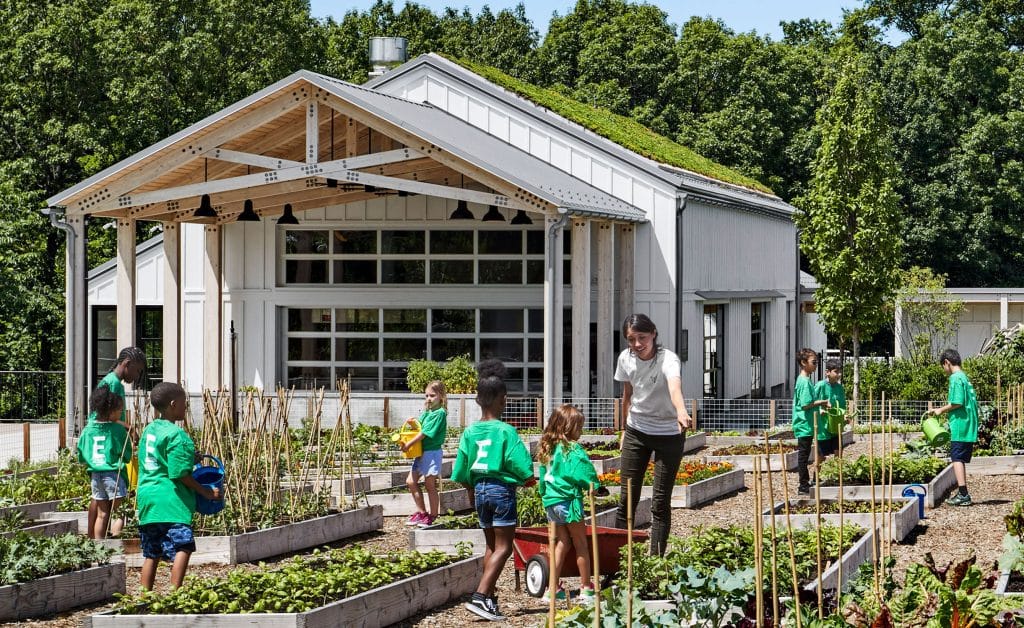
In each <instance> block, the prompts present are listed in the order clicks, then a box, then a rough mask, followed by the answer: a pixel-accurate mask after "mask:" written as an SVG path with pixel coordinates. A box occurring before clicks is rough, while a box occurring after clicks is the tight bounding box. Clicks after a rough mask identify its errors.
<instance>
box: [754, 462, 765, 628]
mask: <svg viewBox="0 0 1024 628" xmlns="http://www.w3.org/2000/svg"><path fill="white" fill-rule="evenodd" d="M763 542H764V536H763V532H762V530H761V456H759V455H755V456H754V574H755V582H756V584H755V588H754V599H755V608H756V609H757V628H761V627H762V626H763V625H764V572H763V570H764V554H763V551H764V548H763V547H762V544H763Z"/></svg>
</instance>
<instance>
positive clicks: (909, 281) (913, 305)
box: [891, 266, 964, 365]
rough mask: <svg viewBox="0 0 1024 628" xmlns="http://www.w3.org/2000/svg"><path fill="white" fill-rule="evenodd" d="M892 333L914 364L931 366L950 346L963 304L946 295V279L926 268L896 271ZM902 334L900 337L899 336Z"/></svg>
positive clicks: (958, 323) (916, 267)
mask: <svg viewBox="0 0 1024 628" xmlns="http://www.w3.org/2000/svg"><path fill="white" fill-rule="evenodd" d="M893 310H894V311H893V316H892V319H891V320H893V321H894V322H895V321H896V320H897V318H898V319H899V321H900V322H899V323H897V324H899V325H901V326H902V330H896V329H894V330H893V333H894V335H895V336H896V342H898V343H900V345H901V346H902V347H903V351H904V352H905V353H906V354H907V355H908V356H909V357H910V360H911V362H913V363H914V364H919V365H923V364H929V363H934V362H935V361H936V360H937V359H938V357H939V354H940V353H941V352H942V350H943V349H945V348H946V347H948V346H949V345H950V340H951V338H952V337H953V336H955V334H956V332H957V329H958V328H959V327H960V315H961V314H962V313H963V311H964V302H963V301H961V300H960V299H957V298H953V297H950V296H949V295H948V294H947V293H946V277H945V275H939V274H936V273H934V272H932V270H931V269H929V268H921V267H920V266H912V267H911V268H909V269H907V270H902V271H900V279H899V288H898V289H897V291H896V296H895V298H894V299H893ZM900 331H902V333H899V332H900Z"/></svg>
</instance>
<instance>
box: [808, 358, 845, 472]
mask: <svg viewBox="0 0 1024 628" xmlns="http://www.w3.org/2000/svg"><path fill="white" fill-rule="evenodd" d="M842 376H843V366H842V364H840V363H839V360H829V361H828V362H826V363H825V379H823V380H821V381H820V382H818V383H817V385H815V387H814V398H815V399H817V400H819V401H820V400H822V399H824V400H826V401H828V403H829V408H839V409H840V410H843V411H845V410H846V390H845V389H843V385H842V384H841V383H839V378H840V377H842ZM817 415H818V416H817V423H818V460H816V461H815V462H816V464H817V463H818V462H820V460H821V459H822V458H825V457H827V456H831V455H832V454H834V453H836V452H837V451H839V438H840V436H841V435H840V434H833V433H832V432H831V431H829V427H828V417H827V415H826V414H825V413H824V412H821V411H820V410H819V411H818V413H817Z"/></svg>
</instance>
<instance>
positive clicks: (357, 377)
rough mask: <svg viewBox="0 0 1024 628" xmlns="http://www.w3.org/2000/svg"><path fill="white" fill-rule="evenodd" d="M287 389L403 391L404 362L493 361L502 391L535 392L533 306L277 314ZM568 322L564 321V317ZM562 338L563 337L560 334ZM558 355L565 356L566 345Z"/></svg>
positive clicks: (539, 363)
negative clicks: (343, 384)
mask: <svg viewBox="0 0 1024 628" xmlns="http://www.w3.org/2000/svg"><path fill="white" fill-rule="evenodd" d="M282 313H283V320H284V332H285V333H284V338H285V345H286V346H285V348H284V351H285V371H286V377H287V384H288V385H289V386H295V387H297V388H309V387H319V386H324V387H327V388H334V387H335V386H336V382H337V380H338V379H340V378H345V377H348V376H351V378H352V388H353V390H396V391H406V390H407V386H406V381H405V377H406V370H407V368H408V365H409V362H410V361H412V360H418V359H430V360H435V361H437V362H445V361H447V360H450V359H451V358H453V357H456V356H459V355H468V356H469V358H470V359H471V360H473V361H474V362H477V361H479V360H482V359H485V358H492V357H493V358H498V359H500V360H502V362H504V363H505V366H506V367H507V368H508V374H509V377H508V380H507V381H506V383H507V384H508V388H509V392H513V393H522V392H537V391H540V390H542V389H543V378H544V373H543V363H544V312H543V310H542V309H540V308H480V307H474V308H463V307H431V308H396V307H366V308H283V312H282ZM567 317H568V315H567ZM566 336H567V334H566ZM565 355H566V356H571V355H572V354H571V346H569V347H567V351H566V354H565Z"/></svg>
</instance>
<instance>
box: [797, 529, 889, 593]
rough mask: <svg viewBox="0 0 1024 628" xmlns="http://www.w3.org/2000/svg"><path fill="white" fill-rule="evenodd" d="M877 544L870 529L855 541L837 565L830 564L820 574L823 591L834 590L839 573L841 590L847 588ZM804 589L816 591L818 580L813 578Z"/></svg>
mask: <svg viewBox="0 0 1024 628" xmlns="http://www.w3.org/2000/svg"><path fill="white" fill-rule="evenodd" d="M877 542H878V535H876V534H875V533H874V532H873V531H871V530H870V529H869V530H868V531H867V532H865V533H864V535H863V536H861V537H860V538H859V539H857V541H856V542H855V543H854V544H853V546H851V547H850V549H848V550H846V551H845V552H843V557H842V558H841V559H840V560H839V562H838V563H834V564H832V565H831V566H830V567H829V568H828V569H826V570H825V571H824V572H823V573H822V574H821V586H822V588H823V589H824V590H826V591H827V590H829V589H835V588H836V585H838V584H839V573H840V572H842V574H843V590H846V588H847V587H848V586H849V584H850V581H851V580H853V579H854V577H856V575H857V570H859V569H860V566H861V565H863V564H864V563H866V562H867V561H869V560H871V558H872V556H873V555H874V552H875V548H876V543H877ZM804 589H807V590H808V591H817V590H818V579H817V578H814V579H813V580H811V582H809V583H807V584H806V585H804Z"/></svg>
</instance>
